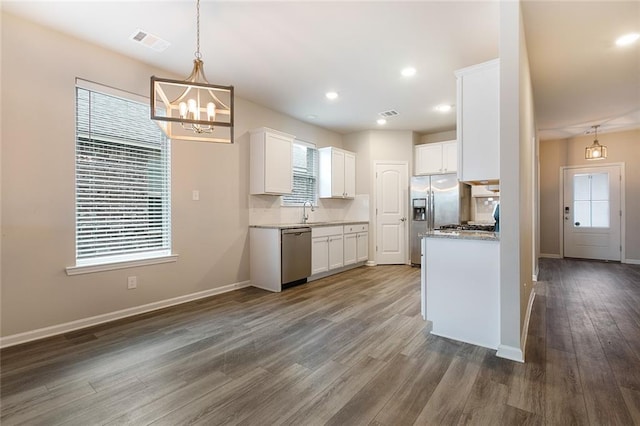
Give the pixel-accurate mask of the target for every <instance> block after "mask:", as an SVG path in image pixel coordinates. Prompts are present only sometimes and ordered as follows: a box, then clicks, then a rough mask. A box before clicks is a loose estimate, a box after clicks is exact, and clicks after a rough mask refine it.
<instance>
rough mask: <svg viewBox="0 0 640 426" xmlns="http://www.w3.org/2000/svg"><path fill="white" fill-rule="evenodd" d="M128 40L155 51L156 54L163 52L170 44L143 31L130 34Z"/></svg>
mask: <svg viewBox="0 0 640 426" xmlns="http://www.w3.org/2000/svg"><path fill="white" fill-rule="evenodd" d="M129 38H130V39H131V40H133V41H135V42H137V43H140V44H142V45H144V46H146V47H148V48H150V49H153V50H155V51H156V52H163V51H164V50H165V49H166V48H167V47H169V45H170V44H171V43H169V42H168V41H166V40H163V39H161V38H160V37H157V36H154V35H153V34H149V33H148V32H146V31H145V30H140V29H138V30H136V31H135V32H134V33H133V34H131V36H130V37H129Z"/></svg>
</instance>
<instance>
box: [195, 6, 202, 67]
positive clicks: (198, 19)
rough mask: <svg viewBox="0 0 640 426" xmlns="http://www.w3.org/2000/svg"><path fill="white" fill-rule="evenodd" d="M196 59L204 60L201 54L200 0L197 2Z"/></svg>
mask: <svg viewBox="0 0 640 426" xmlns="http://www.w3.org/2000/svg"><path fill="white" fill-rule="evenodd" d="M195 56H196V59H200V58H202V53H200V0H197V1H196V54H195Z"/></svg>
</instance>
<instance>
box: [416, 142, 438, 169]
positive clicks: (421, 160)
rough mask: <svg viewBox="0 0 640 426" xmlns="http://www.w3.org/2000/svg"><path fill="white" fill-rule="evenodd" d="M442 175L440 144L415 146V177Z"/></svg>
mask: <svg viewBox="0 0 640 426" xmlns="http://www.w3.org/2000/svg"><path fill="white" fill-rule="evenodd" d="M437 173H442V144H439V143H429V144H425V145H418V146H416V170H415V174H417V175H432V174H437Z"/></svg>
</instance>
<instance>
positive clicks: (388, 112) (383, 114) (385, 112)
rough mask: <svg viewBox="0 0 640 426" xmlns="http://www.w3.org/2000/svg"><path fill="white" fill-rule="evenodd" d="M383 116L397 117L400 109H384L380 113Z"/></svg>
mask: <svg viewBox="0 0 640 426" xmlns="http://www.w3.org/2000/svg"><path fill="white" fill-rule="evenodd" d="M378 114H379V115H380V116H381V117H385V118H388V117H395V116H396V115H398V114H399V113H398V111H396V110H395V109H390V110H389V111H382V112H379V113H378Z"/></svg>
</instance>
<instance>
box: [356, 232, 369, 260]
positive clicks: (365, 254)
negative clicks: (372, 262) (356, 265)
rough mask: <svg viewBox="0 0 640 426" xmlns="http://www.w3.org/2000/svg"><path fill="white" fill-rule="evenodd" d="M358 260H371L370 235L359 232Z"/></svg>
mask: <svg viewBox="0 0 640 426" xmlns="http://www.w3.org/2000/svg"><path fill="white" fill-rule="evenodd" d="M357 247H358V248H357V256H358V257H357V260H358V262H364V261H366V260H369V233H368V232H358V234H357Z"/></svg>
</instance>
